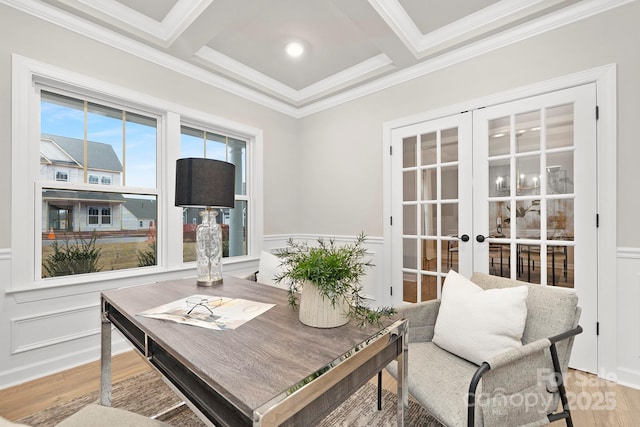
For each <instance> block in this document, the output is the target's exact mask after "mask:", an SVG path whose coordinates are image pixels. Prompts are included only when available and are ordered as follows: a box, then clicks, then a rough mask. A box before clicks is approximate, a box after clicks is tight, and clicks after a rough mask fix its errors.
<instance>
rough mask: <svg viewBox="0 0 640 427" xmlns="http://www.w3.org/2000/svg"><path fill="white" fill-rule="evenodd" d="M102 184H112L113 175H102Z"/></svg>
mask: <svg viewBox="0 0 640 427" xmlns="http://www.w3.org/2000/svg"><path fill="white" fill-rule="evenodd" d="M100 185H111V177H110V176H105V175H103V176H101V177H100Z"/></svg>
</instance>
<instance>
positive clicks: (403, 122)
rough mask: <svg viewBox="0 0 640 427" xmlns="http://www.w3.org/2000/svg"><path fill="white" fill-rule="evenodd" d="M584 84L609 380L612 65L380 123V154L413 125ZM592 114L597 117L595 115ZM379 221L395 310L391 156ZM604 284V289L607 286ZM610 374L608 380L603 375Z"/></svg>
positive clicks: (603, 356)
mask: <svg viewBox="0 0 640 427" xmlns="http://www.w3.org/2000/svg"><path fill="white" fill-rule="evenodd" d="M586 83H596V99H597V104H598V108H599V120H598V122H597V162H598V168H597V172H596V173H597V176H598V184H597V185H598V189H597V190H598V205H597V207H598V214H599V218H600V227H599V228H598V264H599V265H598V322H599V323H600V327H599V331H600V334H599V340H598V374H599V375H600V376H601V377H604V378H607V377H608V378H610V377H611V375H610V373H612V372H613V373H615V372H616V357H617V341H616V331H617V322H616V308H617V302H616V298H617V274H616V264H617V263H616V250H617V249H616V248H617V246H616V241H617V236H616V233H617V197H616V189H617V179H616V168H617V167H616V156H617V127H616V121H617V97H616V91H617V88H616V86H617V85H616V65H615V64H610V65H605V66H602V67H597V68H593V69H590V70H586V71H582V72H578V73H574V74H570V75H567V76H563V77H559V78H555V79H551V80H547V81H543V82H539V83H534V84H531V85H528V86H524V87H521V88H516V89H512V90H508V91H505V92H500V93H497V94H493V95H490V96H486V97H482V98H477V99H472V100H468V101H464V102H462V103H458V104H453V105H450V106H446V107H442V108H437V109H433V110H430V111H426V112H422V113H418V114H415V115H412V116H409V117H404V118H400V119H397V120H392V121H389V122H385V123H383V128H382V132H383V136H382V144H383V147H382V149H383V153H389V152H390V147H391V144H392V131H393V130H394V129H397V128H400V127H405V126H409V125H412V124H416V123H420V122H424V121H429V120H435V119H439V118H442V117H446V116H450V115H453V114H457V113H459V112H461V111H467V110H473V109H477V108H482V107H486V106H490V105H497V104H501V103H505V102H510V101H515V100H518V99H521V98H527V97H530V96H535V95H539V94H543V93H547V92H553V91H557V90H561V89H566V88H570V87H573V86H578V85H583V84H586ZM594 114H595V112H594ZM382 168H383V179H382V183H383V200H384V203H383V218H384V221H383V223H384V224H385V225H384V256H383V259H384V263H383V266H382V267H383V268H382V274H383V279H384V283H390V284H392V286H394V287H395V288H396V292H395V293H394V295H393V296H392V301H391V303H392V304H393V305H396V306H397V305H399V304H402V292H401V290H402V284H394V283H393V282H392V272H391V242H392V236H393V225H391V221H390V218H391V208H392V204H391V194H392V190H393V189H392V188H391V156H390V155H385V156H383V165H382ZM605 284H606V286H605ZM608 373H609V375H607V374H608Z"/></svg>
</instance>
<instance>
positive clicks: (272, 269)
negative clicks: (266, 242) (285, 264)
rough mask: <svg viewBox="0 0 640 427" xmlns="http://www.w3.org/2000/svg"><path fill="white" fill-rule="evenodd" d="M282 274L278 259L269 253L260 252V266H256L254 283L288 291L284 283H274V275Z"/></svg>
mask: <svg viewBox="0 0 640 427" xmlns="http://www.w3.org/2000/svg"><path fill="white" fill-rule="evenodd" d="M281 272H282V265H281V263H280V259H279V258H278V257H277V256H275V255H274V254H272V253H271V252H267V251H262V253H261V254H260V264H259V266H258V274H257V275H256V282H258V283H262V284H263V285H269V286H275V287H277V288H281V289H289V286H288V285H287V283H285V281H284V280H283V281H281V282H280V283H276V281H275V277H276V275H278V274H280V273H281Z"/></svg>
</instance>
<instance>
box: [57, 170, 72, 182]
mask: <svg viewBox="0 0 640 427" xmlns="http://www.w3.org/2000/svg"><path fill="white" fill-rule="evenodd" d="M56 181H69V174H68V173H67V172H62V171H57V172H56Z"/></svg>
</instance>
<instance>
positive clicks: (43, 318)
mask: <svg viewBox="0 0 640 427" xmlns="http://www.w3.org/2000/svg"><path fill="white" fill-rule="evenodd" d="M0 28H1V29H2V30H1V32H2V34H3V35H4V36H5V37H2V38H0V153H2V155H0V200H2V201H3V202H4V203H1V204H0V279H1V281H0V309H1V311H0V388H4V387H6V386H8V385H11V384H15V383H20V382H23V381H25V380H28V379H32V378H36V377H39V376H42V375H45V374H47V373H51V372H52V371H56V370H60V369H64V368H68V367H71V366H75V365H78V364H80V363H85V362H87V361H89V360H95V359H97V358H98V355H99V351H98V346H99V334H98V332H99V326H100V314H99V313H100V310H99V295H100V291H101V290H103V289H107V288H110V287H114V286H123V285H127V284H129V285H131V284H135V283H141V282H148V283H151V282H154V281H157V280H159V279H162V278H166V277H170V275H171V274H169V275H167V274H164V275H157V274H156V275H147V276H144V277H137V278H132V279H130V280H128V279H125V280H119V281H117V282H116V281H112V282H95V283H90V284H84V285H75V286H66V287H64V289H63V288H52V289H46V290H33V291H28V292H9V293H6V291H7V290H9V289H10V288H11V287H13V288H14V289H15V288H17V287H19V285H20V284H19V283H12V282H11V280H14V281H15V277H12V276H15V272H13V273H14V274H12V271H11V268H10V266H11V260H12V258H11V257H12V250H11V248H12V242H11V230H12V224H11V176H12V174H11V155H10V154H11V135H12V129H11V122H12V114H11V102H12V101H11V99H12V98H11V82H12V76H11V70H12V68H11V64H12V62H11V61H12V54H18V55H21V56H23V57H26V58H30V59H33V60H37V61H40V62H43V63H46V64H49V65H52V66H55V67H59V68H62V69H65V70H68V71H71V72H74V73H78V74H81V75H83V76H87V77H89V78H92V79H97V80H100V81H103V82H106V83H109V84H112V85H117V86H120V87H123V88H130V89H132V90H134V91H136V92H138V93H142V94H148V95H149V96H152V97H155V98H157V99H161V100H165V101H167V102H170V103H173V104H177V105H182V106H185V107H186V108H189V109H190V110H196V111H201V112H203V113H205V114H210V115H213V116H217V117H222V118H224V119H225V120H229V121H234V122H236V123H241V124H243V125H246V126H250V127H252V128H255V129H261V130H262V131H263V142H264V144H263V151H264V165H263V169H264V182H263V185H264V209H265V211H266V212H269V213H270V214H269V215H265V217H264V231H265V232H266V233H269V234H274V233H290V232H291V231H295V230H296V228H297V218H298V214H297V210H298V204H297V200H296V198H295V197H291V195H295V194H296V193H297V182H296V180H295V179H292V178H293V177H295V176H296V175H297V170H296V168H297V162H296V159H297V155H298V154H297V126H298V124H297V121H296V120H295V119H293V118H291V117H289V116H287V115H284V114H282V113H278V112H275V111H273V110H271V109H268V108H265V107H263V106H260V105H257V104H255V103H253V102H250V101H248V100H246V99H243V98H240V97H238V96H236V95H233V94H230V93H228V92H225V91H223V90H219V89H216V88H214V87H212V86H209V85H206V84H204V83H202V82H200V81H197V80H195V79H192V78H189V77H187V76H185V75H183V74H179V73H176V72H174V71H172V70H169V69H167V68H163V67H161V66H158V65H155V64H152V63H150V62H147V61H145V60H142V59H139V58H136V57H133V56H131V55H129V54H127V53H124V52H122V51H119V50H117V49H114V48H111V47H108V46H106V45H105V44H102V43H100V42H98V41H94V40H90V39H87V38H85V37H82V36H80V35H78V34H76V33H74V32H71V31H69V30H65V29H63V28H60V27H58V26H55V25H52V24H49V23H47V22H45V21H42V20H39V19H36V18H34V17H32V16H29V15H27V14H24V13H22V12H19V11H17V10H15V9H13V8H10V7H7V6H5V5H0ZM249 264H253V265H254V266H255V264H256V263H255V262H253V263H251V262H249V263H244V264H242V265H232V266H229V267H228V268H225V271H227V272H231V271H233V270H234V269H244V268H249ZM254 266H251V267H250V268H251V269H253V268H254ZM185 274H187V273H185V272H175V273H173V275H174V276H176V277H180V275H185ZM191 274H193V273H191ZM11 285H13V286H11ZM124 348H126V346H125V345H124V342H123V341H117V342H115V343H114V349H115V350H122V349H124Z"/></svg>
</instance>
